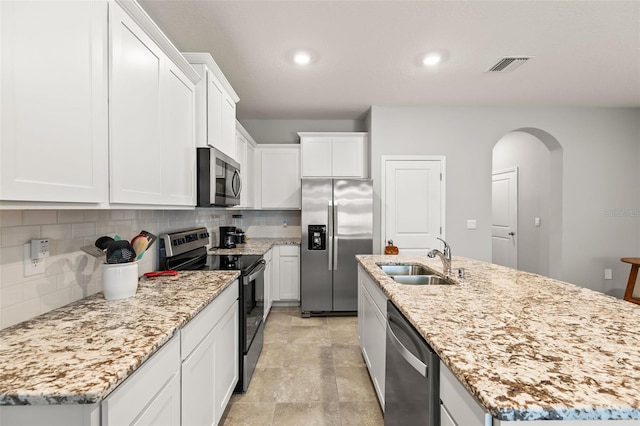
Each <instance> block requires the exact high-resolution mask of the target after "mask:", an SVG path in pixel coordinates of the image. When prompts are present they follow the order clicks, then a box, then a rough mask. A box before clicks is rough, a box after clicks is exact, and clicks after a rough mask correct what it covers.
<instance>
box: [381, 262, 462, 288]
mask: <svg viewBox="0 0 640 426" xmlns="http://www.w3.org/2000/svg"><path fill="white" fill-rule="evenodd" d="M378 266H379V267H380V269H382V271H383V272H384V273H386V274H387V275H389V277H391V278H392V279H393V280H394V281H395V282H397V283H398V284H408V285H451V284H455V282H453V281H452V280H450V279H448V278H444V277H442V276H440V275H436V274H434V273H433V271H432V270H431V269H429V268H426V267H424V266H422V265H411V264H406V265H402V264H398V265H385V264H381V265H378Z"/></svg>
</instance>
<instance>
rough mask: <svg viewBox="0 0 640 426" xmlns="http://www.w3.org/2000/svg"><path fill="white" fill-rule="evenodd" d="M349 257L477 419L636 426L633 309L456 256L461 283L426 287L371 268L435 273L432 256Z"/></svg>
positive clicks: (638, 328) (638, 395) (639, 349)
mask: <svg viewBox="0 0 640 426" xmlns="http://www.w3.org/2000/svg"><path fill="white" fill-rule="evenodd" d="M358 261H359V263H360V265H361V269H360V270H361V274H365V275H366V278H368V279H370V281H372V282H373V283H375V284H376V285H377V286H378V287H379V288H380V289H381V290H382V292H383V293H384V295H385V296H386V297H387V298H388V299H390V300H391V301H392V302H393V303H394V304H395V305H396V306H397V307H398V308H399V309H400V310H401V311H402V313H403V314H404V315H405V317H406V318H407V319H408V320H409V321H410V322H411V324H412V325H413V326H414V327H415V328H416V330H417V331H418V332H419V333H420V334H421V335H422V336H423V337H424V339H425V340H426V341H427V343H429V345H430V346H431V347H432V348H433V349H434V350H435V351H436V352H437V354H438V355H439V357H440V359H441V361H442V366H443V367H444V368H446V369H447V370H448V371H450V372H451V373H452V375H453V377H455V379H456V380H457V381H458V383H457V385H459V387H460V388H461V389H463V390H464V391H466V392H467V394H468V395H469V396H471V398H472V400H473V401H474V403H475V404H477V406H478V407H480V409H482V410H484V412H485V413H487V414H489V416H487V418H486V419H484V421H483V422H482V423H481V424H487V423H493V425H509V424H511V423H512V422H513V424H515V422H516V421H518V422H520V421H523V420H524V421H528V423H527V424H528V425H534V424H535V425H542V424H544V425H551V424H555V423H556V422H558V423H559V422H562V425H564V426H566V425H580V426H591V425H592V424H597V425H602V424H608V423H611V424H615V425H625V426H626V425H631V424H633V425H640V307H639V306H637V305H634V304H631V303H628V302H625V301H622V300H619V299H615V298H613V297H610V296H606V295H604V294H601V293H598V292H595V291H592V290H589V289H585V288H582V287H579V286H576V285H573V284H568V283H564V282H560V281H557V280H553V279H550V278H546V277H542V276H539V275H535V274H530V273H526V272H521V271H517V270H513V269H510V268H506V267H502V266H498V265H492V264H488V263H484V262H479V261H475V260H471V259H465V258H461V257H454V259H453V262H452V267H453V270H454V271H456V270H457V268H460V267H462V268H465V275H466V277H465V279H464V280H458V279H456V278H455V277H454V278H453V279H454V281H456V284H455V285H430V286H429V285H422V286H413V285H403V284H398V283H396V282H395V281H393V280H392V279H391V278H390V277H389V276H387V275H386V274H385V273H384V272H382V270H381V269H380V268H379V267H378V264H385V263H386V264H389V263H391V264H393V263H411V264H421V265H425V266H427V267H430V268H431V269H433V270H434V271H436V272H439V273H441V271H442V263H441V262H440V260H438V259H429V258H427V257H418V256H378V255H366V256H364V255H363V256H358ZM441 394H442V389H441ZM609 421H610V422H609Z"/></svg>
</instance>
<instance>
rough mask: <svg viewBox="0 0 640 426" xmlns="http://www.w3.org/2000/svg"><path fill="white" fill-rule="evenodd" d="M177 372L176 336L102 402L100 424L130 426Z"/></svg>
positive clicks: (178, 347)
mask: <svg viewBox="0 0 640 426" xmlns="http://www.w3.org/2000/svg"><path fill="white" fill-rule="evenodd" d="M179 372H180V335H179V334H178V335H176V336H174V337H173V338H172V339H171V340H170V341H169V342H168V343H166V344H165V345H164V346H163V347H162V348H161V349H160V350H159V351H158V352H156V353H155V354H154V355H153V356H152V357H151V358H149V359H148V360H147V361H146V362H145V363H144V364H143V365H142V366H141V367H140V368H139V369H138V370H136V371H135V372H134V373H133V374H132V375H131V376H130V377H129V378H128V379H127V380H125V381H124V382H123V383H122V384H121V385H120V386H118V388H117V389H116V390H115V391H113V392H112V393H111V394H110V395H109V396H108V397H107V398H106V399H105V400H104V401H103V402H102V424H103V425H128V424H131V423H132V422H133V421H134V420H135V419H136V418H137V417H138V416H139V415H140V414H141V413H143V412H144V411H145V410H147V408H148V407H149V405H150V404H151V403H152V402H153V401H154V399H155V397H156V395H157V394H158V393H159V392H160V391H161V390H162V389H163V388H164V387H166V385H167V384H168V383H170V382H171V380H173V379H174V378H175V376H176V375H177V374H179Z"/></svg>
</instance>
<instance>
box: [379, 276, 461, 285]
mask: <svg viewBox="0 0 640 426" xmlns="http://www.w3.org/2000/svg"><path fill="white" fill-rule="evenodd" d="M390 277H391V278H393V280H394V281H395V282H397V283H398V284H409V285H452V284H455V283H454V282H453V281H451V280H448V279H446V278H443V277H441V276H439V275H390Z"/></svg>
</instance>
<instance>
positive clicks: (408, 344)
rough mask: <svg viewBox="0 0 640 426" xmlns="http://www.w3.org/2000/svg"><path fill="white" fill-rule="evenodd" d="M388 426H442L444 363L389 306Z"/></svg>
mask: <svg viewBox="0 0 640 426" xmlns="http://www.w3.org/2000/svg"><path fill="white" fill-rule="evenodd" d="M384 399H385V404H384V405H385V412H384V424H385V426H396V425H398V426H399V425H403V426H405V425H428V426H440V360H439V358H438V355H437V354H436V353H435V352H434V351H433V349H431V347H430V346H429V345H428V344H427V342H425V341H424V339H423V338H422V336H420V334H418V332H417V331H416V330H415V329H414V328H413V326H412V325H411V323H409V321H408V320H407V319H406V318H405V317H404V316H403V315H402V313H400V311H399V310H398V308H396V306H395V305H394V304H393V303H391V301H388V302H387V353H386V372H385V397H384Z"/></svg>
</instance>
